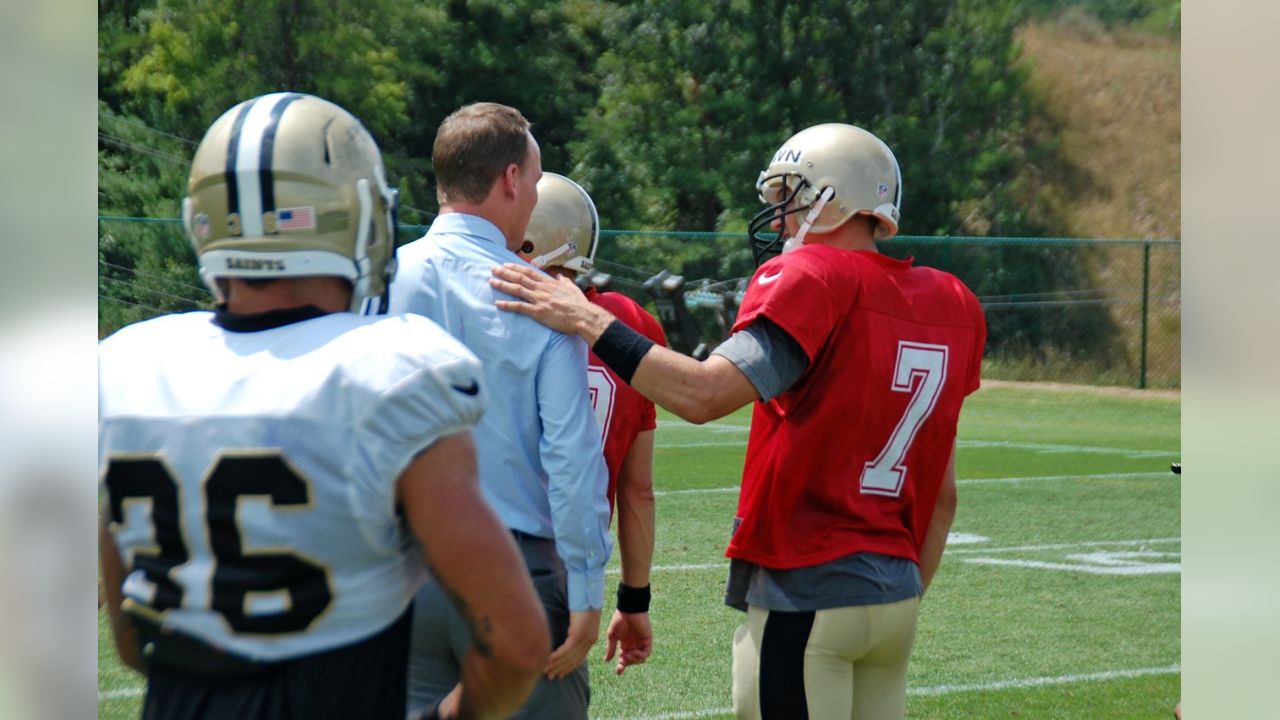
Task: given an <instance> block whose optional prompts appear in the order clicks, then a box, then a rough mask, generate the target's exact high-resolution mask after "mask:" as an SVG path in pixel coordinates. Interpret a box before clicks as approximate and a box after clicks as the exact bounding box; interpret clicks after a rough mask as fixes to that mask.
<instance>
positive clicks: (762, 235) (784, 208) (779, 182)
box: [747, 171, 814, 267]
mask: <svg viewBox="0 0 1280 720" xmlns="http://www.w3.org/2000/svg"><path fill="white" fill-rule="evenodd" d="M765 172H768V171H764V172H761V173H760V179H759V180H758V181H756V190H757V191H758V197H759V198H760V202H762V203H765V205H766V207H765V209H763V210H761V211H760V212H758V213H756V214H755V215H754V216H752V218H751V222H750V223H749V224H748V225H747V237H748V240H749V242H750V244H751V257H752V258H753V259H754V260H755V263H756V267H760V266H761V265H763V264H764V263H765V262H767V261H768V260H770V259H772V258H774V257H776V256H778V255H780V254H781V253H782V249H783V245H784V243H785V241H786V234H787V222H786V216H788V215H794V214H796V213H798V212H802V211H804V210H808V209H809V207H810V206H811V205H812V203H809V204H800V201H798V200H797V198H798V196H799V195H800V194H801V192H803V191H805V190H810V189H811V188H810V185H809V181H808V180H806V179H805V178H804V176H802V175H798V174H795V173H781V174H778V175H769V176H766V175H765ZM792 178H794V179H795V180H796V182H795V183H794V186H795V187H794V189H793V188H792V183H791V182H790V180H791V179H792ZM809 194H810V195H813V194H814V193H812V192H811V193H809ZM792 203H796V204H795V206H794V207H791V208H789V209H788V206H789V205H791V204H792ZM775 220H776V221H777V222H778V229H777V230H776V231H774V230H773V228H772V225H773V222H774V221H775Z"/></svg>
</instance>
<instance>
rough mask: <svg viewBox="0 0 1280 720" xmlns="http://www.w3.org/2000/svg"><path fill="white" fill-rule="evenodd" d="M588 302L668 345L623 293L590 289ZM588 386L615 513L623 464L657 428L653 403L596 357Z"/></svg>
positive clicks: (654, 323) (651, 319) (589, 369)
mask: <svg viewBox="0 0 1280 720" xmlns="http://www.w3.org/2000/svg"><path fill="white" fill-rule="evenodd" d="M587 299H588V300H590V301H591V302H593V303H595V304H596V305H599V306H600V307H602V308H604V309H605V310H608V311H609V312H611V313H613V315H614V317H616V318H618V319H619V320H621V321H622V322H623V323H625V324H626V325H627V326H628V327H630V328H631V329H632V330H635V331H636V332H639V333H640V334H642V335H644V336H645V337H647V338H649V339H650V340H652V341H654V342H656V343H658V344H659V345H666V344H667V336H666V334H665V333H663V332H662V325H660V324H658V321H657V319H656V318H654V317H653V316H652V315H650V314H649V313H648V312H646V311H645V309H644V308H643V307H641V306H640V304H639V303H637V302H636V301H635V300H632V299H631V298H629V297H627V296H626V295H623V294H622V293H615V292H605V293H602V292H598V291H597V290H596V289H595V288H587ZM587 385H588V386H589V387H590V391H591V407H593V408H595V411H596V420H597V421H599V423H600V432H601V437H602V438H603V440H604V461H605V464H606V465H608V466H609V508H610V510H612V508H613V506H614V498H615V497H616V495H617V492H618V473H619V472H620V471H621V470H622V461H623V460H625V459H626V457H627V453H628V452H630V451H631V445H632V444H633V443H634V442H635V441H636V436H638V435H639V434H640V433H642V432H644V431H645V430H652V429H654V428H655V427H657V414H656V412H655V411H654V408H653V402H652V401H651V400H649V399H648V398H646V397H645V396H643V395H641V394H640V393H638V392H636V390H635V389H634V388H632V387H631V386H630V385H628V384H626V383H625V382H623V381H622V378H620V377H618V376H617V374H616V373H614V372H613V371H612V370H610V369H609V368H608V367H607V366H606V365H605V364H604V363H603V362H601V361H600V358H598V357H596V354H595V353H591V354H590V356H589V357H588V358H587Z"/></svg>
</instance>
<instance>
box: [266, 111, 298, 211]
mask: <svg viewBox="0 0 1280 720" xmlns="http://www.w3.org/2000/svg"><path fill="white" fill-rule="evenodd" d="M301 97H302V95H301V94H300V93H291V94H289V95H287V96H285V97H284V98H283V99H281V100H280V102H278V103H276V104H275V107H273V108H271V119H270V120H268V121H267V129H266V130H265V131H263V133H262V152H261V154H260V155H259V159H258V182H259V183H260V184H261V185H262V212H264V213H266V212H274V211H275V209H276V184H275V182H273V180H272V177H271V159H272V152H273V151H274V150H275V145H276V129H277V128H279V127H280V116H281V115H284V109H285V108H287V107H289V103H291V102H293V101H294V100H298V99H299V98H301Z"/></svg>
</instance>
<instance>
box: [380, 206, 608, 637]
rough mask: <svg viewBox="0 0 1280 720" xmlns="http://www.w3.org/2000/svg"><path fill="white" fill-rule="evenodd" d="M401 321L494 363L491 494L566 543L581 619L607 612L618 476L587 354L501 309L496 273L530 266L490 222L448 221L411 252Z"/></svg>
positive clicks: (404, 265)
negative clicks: (613, 473)
mask: <svg viewBox="0 0 1280 720" xmlns="http://www.w3.org/2000/svg"><path fill="white" fill-rule="evenodd" d="M396 255H397V258H398V261H399V270H398V271H397V273H396V278H395V282H393V283H392V284H391V312H393V313H403V312H411V313H416V314H419V315H425V316H426V317H428V318H430V319H432V320H434V321H436V322H437V323H438V324H439V325H440V326H441V327H443V328H444V329H445V330H447V331H448V332H449V334H450V335H453V336H454V337H455V338H457V339H458V340H461V341H462V343H463V344H464V345H466V346H467V348H468V349H470V350H471V352H473V353H475V354H476V356H478V357H479V358H480V360H481V362H483V363H484V380H485V383H486V387H485V390H486V392H487V393H488V395H489V407H488V410H487V411H486V412H485V414H484V417H483V418H481V420H480V423H479V424H478V425H477V426H476V427H475V429H474V431H473V434H474V437H475V443H476V454H477V456H478V457H479V463H480V464H479V470H480V484H481V486H482V487H483V489H484V493H485V497H486V498H488V500H489V504H490V505H491V506H492V507H493V509H494V510H495V511H496V512H497V513H498V515H499V516H500V517H501V518H502V520H503V522H505V523H506V524H507V527H509V528H512V529H515V530H520V531H522V532H525V533H529V534H530V535H537V536H539V537H544V538H555V542H556V551H557V552H558V553H559V555H560V558H561V559H562V560H563V561H564V564H565V569H566V570H567V572H568V579H569V583H568V584H569V598H568V600H569V609H570V610H571V611H574V612H578V611H582V610H586V609H588V608H593V609H599V608H601V607H603V605H604V567H605V563H606V562H607V561H608V559H609V553H610V551H611V550H612V541H611V540H610V537H609V501H608V497H607V496H606V494H605V492H606V488H607V485H608V481H609V480H608V470H607V468H606V467H605V463H604V455H603V453H602V450H601V446H600V427H599V425H598V424H597V422H596V419H595V414H594V413H593V412H592V409H591V399H590V396H589V394H588V390H587V346H586V344H585V343H584V342H583V341H582V340H581V339H579V338H577V337H573V336H569V335H565V334H563V333H559V332H556V331H554V330H550V329H548V328H546V327H544V326H542V325H540V324H538V323H537V322H536V321H534V320H532V319H530V318H527V317H525V316H523V315H517V314H515V313H509V312H503V311H501V310H498V308H497V307H495V306H494V301H496V300H505V299H512V298H511V296H510V295H507V294H506V293H502V292H499V291H497V290H494V289H493V288H492V287H490V286H489V278H490V277H492V273H491V271H492V269H493V268H494V267H495V266H497V265H500V264H502V263H508V262H523V261H522V260H521V259H520V258H519V257H518V256H516V254H515V253H513V252H511V251H510V250H508V249H507V246H506V240H505V239H504V238H503V235H502V231H501V230H499V229H498V228H497V226H496V225H494V224H493V223H491V222H489V221H488V220H485V219H484V218H480V217H476V216H474V215H466V214H463V213H446V214H443V215H440V216H439V217H437V218H436V220H435V222H433V223H432V224H431V228H430V229H429V230H428V231H427V234H426V235H425V236H423V237H422V238H420V239H418V240H415V241H414V242H411V243H409V244H407V245H405V246H404V247H401V248H400V249H399V250H398V251H397V253H396Z"/></svg>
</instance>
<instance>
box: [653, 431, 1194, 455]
mask: <svg viewBox="0 0 1280 720" xmlns="http://www.w3.org/2000/svg"><path fill="white" fill-rule="evenodd" d="M658 426H659V427H662V424H661V423H659V424H658ZM696 427H699V426H697V425H685V426H684V429H686V430H691V429H694V428H696ZM702 427H707V426H702ZM711 430H712V432H714V433H716V434H724V433H728V432H746V430H747V428H745V427H740V426H738V425H722V426H716V427H713V428H711ZM746 444H747V440H746V438H732V439H731V438H725V439H717V440H680V441H672V442H666V441H663V440H661V439H660V440H658V442H657V443H656V444H655V447H657V448H658V449H665V448H698V447H746ZM956 445H957V446H959V447H962V448H1005V449H1009V450H1033V451H1035V452H1038V453H1044V454H1050V455H1062V454H1068V453H1083V454H1087V455H1122V456H1124V457H1126V458H1128V459H1131V460H1142V459H1145V458H1176V457H1178V455H1180V454H1181V451H1179V450H1138V449H1135V448H1113V447H1094V446H1090V445H1056V444H1052V443H1020V442H1009V441H1006V440H957V441H956Z"/></svg>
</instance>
